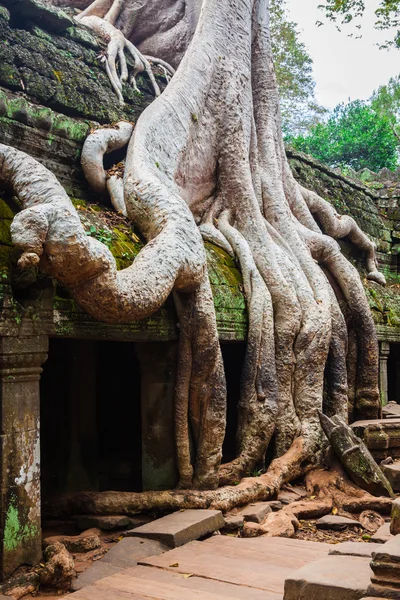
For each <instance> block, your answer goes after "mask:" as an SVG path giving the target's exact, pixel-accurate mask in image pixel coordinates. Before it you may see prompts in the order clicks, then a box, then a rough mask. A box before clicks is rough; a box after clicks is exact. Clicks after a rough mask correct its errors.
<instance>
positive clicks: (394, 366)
mask: <svg viewBox="0 0 400 600" xmlns="http://www.w3.org/2000/svg"><path fill="white" fill-rule="evenodd" d="M388 400H389V402H397V403H398V404H400V343H397V344H390V353H389V357H388Z"/></svg>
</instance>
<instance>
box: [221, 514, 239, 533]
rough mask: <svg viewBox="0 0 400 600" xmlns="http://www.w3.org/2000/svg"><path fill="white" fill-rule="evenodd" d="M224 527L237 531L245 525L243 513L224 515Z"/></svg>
mask: <svg viewBox="0 0 400 600" xmlns="http://www.w3.org/2000/svg"><path fill="white" fill-rule="evenodd" d="M224 522H225V524H224V529H226V530H227V531H235V530H236V529H240V528H241V527H243V523H244V518H243V515H227V516H226V517H224Z"/></svg>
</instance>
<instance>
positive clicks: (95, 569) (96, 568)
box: [0, 560, 121, 600]
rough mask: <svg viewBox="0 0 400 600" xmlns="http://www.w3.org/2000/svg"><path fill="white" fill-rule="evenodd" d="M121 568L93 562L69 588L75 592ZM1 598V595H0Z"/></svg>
mask: <svg viewBox="0 0 400 600" xmlns="http://www.w3.org/2000/svg"><path fill="white" fill-rule="evenodd" d="M120 570H121V568H120V567H116V566H114V565H112V564H110V563H106V562H104V561H103V560H98V561H96V562H94V563H93V564H92V565H91V566H90V567H89V568H88V569H86V571H84V572H83V573H80V574H79V575H78V577H77V578H76V579H74V581H73V582H72V585H71V590H72V591H73V592H77V591H78V590H81V589H83V588H84V587H86V586H87V585H92V584H93V583H96V582H97V581H100V579H104V577H109V576H110V575H114V574H115V573H118V572H119V571H120ZM0 600H1V596H0Z"/></svg>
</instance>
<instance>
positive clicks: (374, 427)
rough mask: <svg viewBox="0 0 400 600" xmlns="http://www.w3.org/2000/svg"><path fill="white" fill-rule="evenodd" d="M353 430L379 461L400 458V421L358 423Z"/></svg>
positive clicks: (394, 419)
mask: <svg viewBox="0 0 400 600" xmlns="http://www.w3.org/2000/svg"><path fill="white" fill-rule="evenodd" d="M351 428H352V429H353V431H354V432H355V434H356V435H357V436H358V437H361V438H362V439H363V440H364V442H365V444H366V445H367V447H368V449H369V450H370V452H371V453H372V454H373V456H374V457H375V458H376V459H377V460H382V459H384V458H387V457H388V456H392V457H393V458H400V419H397V418H393V419H373V420H366V421H356V422H355V423H353V424H352V425H351Z"/></svg>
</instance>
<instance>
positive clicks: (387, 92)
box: [371, 75, 400, 142]
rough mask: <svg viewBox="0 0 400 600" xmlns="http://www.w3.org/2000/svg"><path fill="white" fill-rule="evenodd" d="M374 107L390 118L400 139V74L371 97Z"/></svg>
mask: <svg viewBox="0 0 400 600" xmlns="http://www.w3.org/2000/svg"><path fill="white" fill-rule="evenodd" d="M371 106H372V108H373V109H374V110H375V111H376V112H377V113H379V114H380V115H384V116H386V117H387V118H388V120H389V122H390V124H391V127H392V130H393V133H394V135H395V136H396V138H397V140H398V142H399V141H400V75H398V76H397V77H392V78H391V79H390V80H389V83H388V84H387V85H382V86H381V87H380V88H378V90H376V91H375V92H374V93H373V95H372V98H371Z"/></svg>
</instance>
